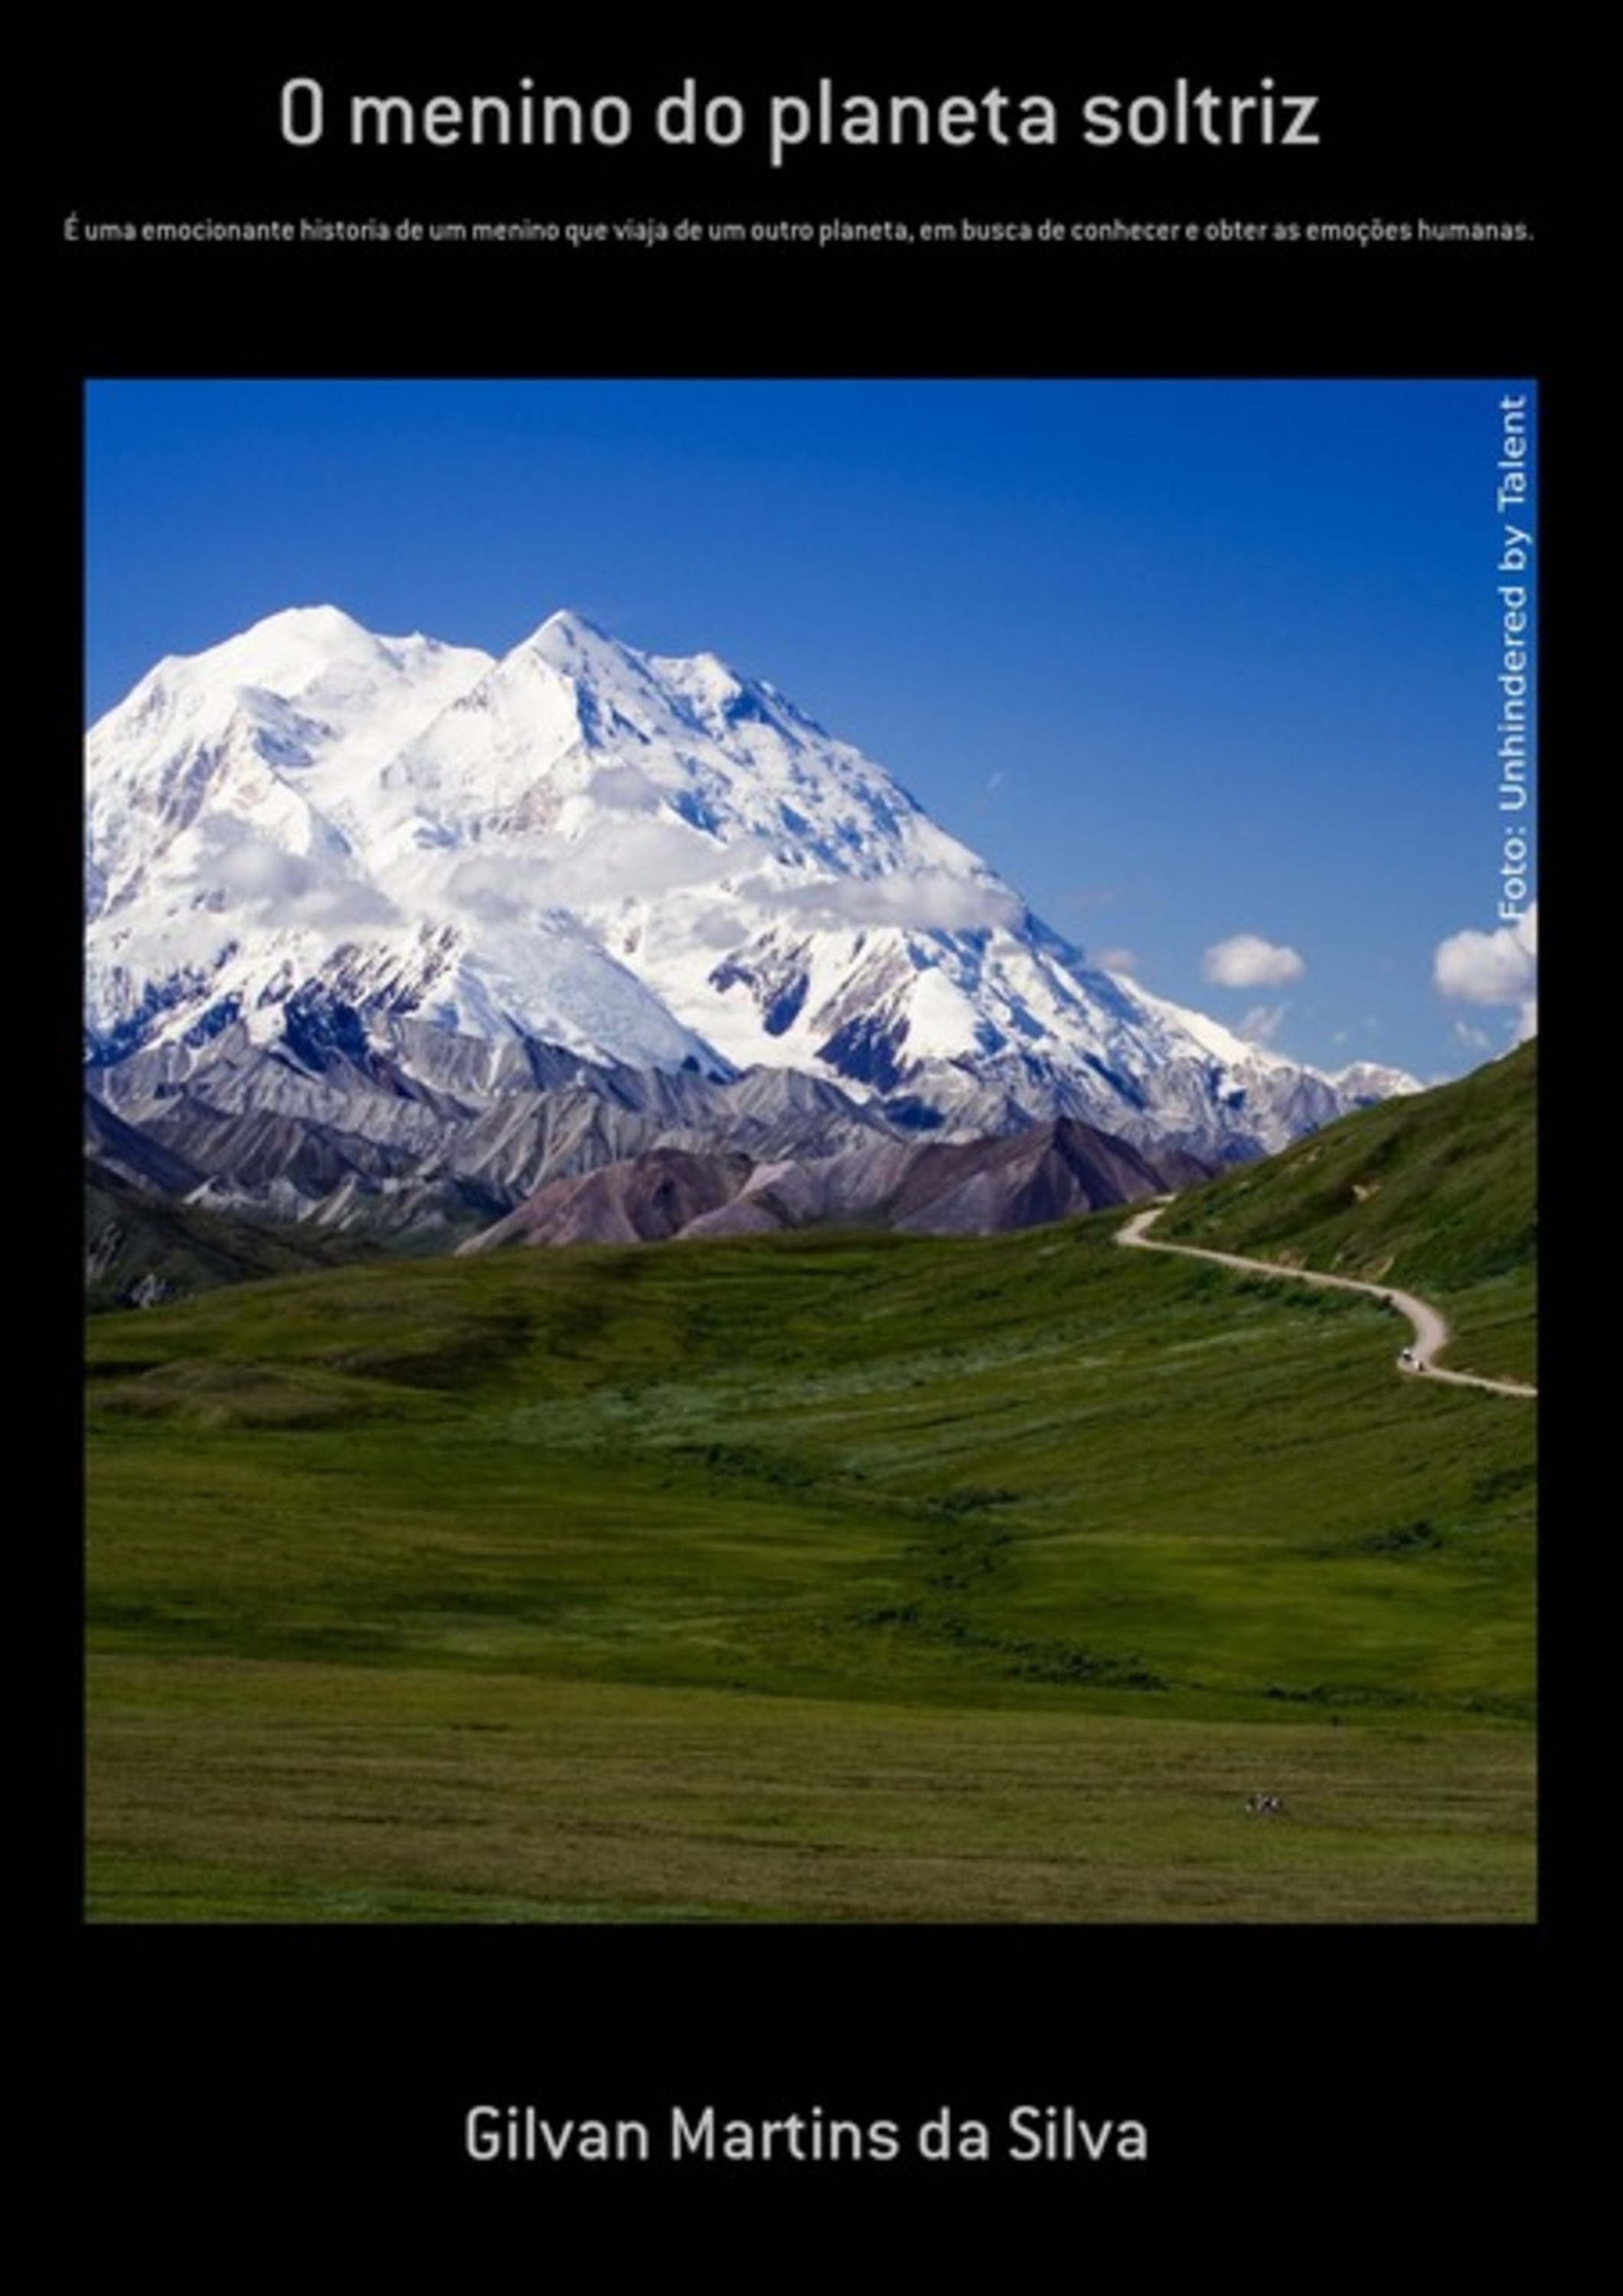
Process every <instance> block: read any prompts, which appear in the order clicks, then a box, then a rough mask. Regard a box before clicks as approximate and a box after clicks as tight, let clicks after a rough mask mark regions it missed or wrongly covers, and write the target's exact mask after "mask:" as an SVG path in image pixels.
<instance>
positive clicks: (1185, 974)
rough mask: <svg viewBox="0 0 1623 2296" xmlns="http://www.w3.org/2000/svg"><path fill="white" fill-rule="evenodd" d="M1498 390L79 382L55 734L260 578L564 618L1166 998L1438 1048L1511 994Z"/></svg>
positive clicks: (446, 613) (504, 629) (1295, 1040)
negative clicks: (1503, 806) (63, 673)
mask: <svg viewBox="0 0 1623 2296" xmlns="http://www.w3.org/2000/svg"><path fill="white" fill-rule="evenodd" d="M1521 387H1522V386H1521V385H1520V384H1519V383H1517V382H1516V381H1514V379H1510V380H1508V381H1500V380H1498V379H1495V380H1493V381H1411V382H1402V381H1400V382H1382V381H1351V382H1345V383H1337V382H1323V381H1283V382H1281V381H1273V382H1256V383H1254V382H1246V381H1222V382H1198V381H1152V382H1134V381H1100V382H1070V381H1026V382H1022V381H999V382H954V381H927V382H914V381H850V382H835V381H816V382H804V383H797V382H778V381H742V382H707V381H652V382H624V381H602V382H591V381H587V382H574V381H571V382H546V381H542V382H534V383H523V382H489V383H470V382H464V381H455V382H449V381H448V382H401V381H378V382H366V381H346V382H342V383H330V382H319V381H310V382H285V381H278V382H267V383H253V382H237V381H228V382H210V381H186V382H178V383H169V382H161V381H140V382H121V381H102V382H96V383H93V384H92V385H90V386H89V389H88V391H87V483H86V513H87V543H86V630H87V673H86V675H87V696H86V698H87V717H88V718H94V717H96V716H98V715H99V714H100V713H101V712H102V711H103V709H107V708H109V707H111V705H112V703H114V702H115V701H118V700H119V698H120V697H121V696H122V695H123V694H124V693H126V692H127V691H128V688H129V686H130V685H133V684H134V683H135V681H136V678H137V677H138V676H141V674H142V673H143V672H144V670H146V669H147V668H150V667H151V666H152V662H153V661H155V660H157V659H158V658H159V657H160V656H161V655H162V654H165V653H190V652H197V651H199V650H201V649H202V648H203V647H206V646H209V645H211V644H216V643H218V641H219V640H220V639H222V638H225V637H227V636H229V635H231V634H232V632H233V631H235V630H237V629H240V628H243V627H245V626H246V625H247V624H248V623H250V622H251V621H254V620H257V619H259V618H260V616H262V615H265V614H268V613H273V612H276V611H278V610H279V609H280V608H282V607H284V606H289V605H308V604H314V603H332V604H334V605H338V606H342V608H344V609H345V611H348V612H350V613H351V614H353V615H355V616H356V618H357V619H359V620H360V621H362V622H365V623H366V624H367V625H368V627H371V628H374V629H376V630H379V631H383V632H384V633H386V634H391V635H398V634H400V633H404V632H407V631H411V630H424V631H427V632H429V633H431V634H432V635H434V636H436V637H441V638H445V639H449V640H452V641H454V642H456V643H458V644H477V645H482V646H484V647H487V648H489V649H490V650H491V651H492V652H500V651H502V650H503V649H505V648H507V646H509V645H512V644H515V643H516V642H517V641H518V640H519V639H520V638H522V637H523V636H524V635H526V634H527V633H528V632H529V631H530V630H531V629H532V628H533V627H535V626H536V624H537V623H538V622H540V621H541V620H543V619H545V618H546V616H547V615H548V614H549V613H551V612H553V611H555V610H556V608H558V607H560V606H572V607H574V608H576V609H577V610H579V611H582V612H584V613H586V614H589V616H591V618H592V619H594V620H596V621H597V622H599V623H600V624H601V625H602V626H603V627H605V628H606V629H609V630H611V631H613V632H614V635H616V636H619V637H621V638H623V639H625V640H627V641H628V642H629V643H630V644H633V645H636V646H640V647H644V648H647V649H648V650H651V651H653V652H663V653H687V652H697V651H699V650H701V649H709V650H712V651H713V652H717V653H719V654H721V656H722V657H723V658H724V659H725V660H728V661H729V662H730V663H731V664H732V665H733V667H734V668H737V669H738V670H740V671H743V672H745V673H746V674H749V675H753V676H762V677H766V678H769V679H770V680H771V682H772V683H773V684H774V685H778V686H779V688H780V689H781V690H782V691H783V692H784V693H787V694H788V695H789V696H790V697H791V698H792V699H793V700H794V701H796V702H797V703H798V704H799V705H800V706H801V707H802V708H803V709H807V710H809V711H810V712H811V715H812V716H813V717H817V718H818V719H819V720H820V722H821V723H822V724H823V725H824V726H826V727H827V728H828V731H830V732H831V733H834V734H838V735H840V736H841V737H843V738H844V739H845V740H847V741H851V742H855V743H856V744H857V745H858V746H859V747H860V748H861V749H862V750H866V751H867V752H868V754H869V756H871V757H873V758H876V759H877V761H878V762H879V763H881V764H883V765H884V766H886V767H888V768H889V770H890V771H891V772H892V773H894V775H896V776H897V777H898V779H900V780H901V781H902V782H903V783H905V784H906V785H907V786H908V787H909V788H910V790H911V791H913V793H914V795H915V796H916V797H917V798H918V799H919V800H920V802H921V803H923V804H924V805H925V806H926V807H927V808H928V809H929V811H930V812H932V813H933V814H934V815H935V816H936V818H937V819H938V820H939V821H940V822H941V823H942V824H943V826H944V827H946V828H947V829H950V830H951V831H952V832H954V833H955V834H956V835H957V836H959V837H960V838H962V839H963V840H965V842H967V843H968V844H969V845H971V846H973V847H975V848H976V849H977V850H978V851H980V852H981V853H983V854H984V855H985V857H987V859H989V860H990V861H991V862H992V863H993V865H995V866H996V867H998V868H999V869H1000V870H1001V872H1002V873H1003V874H1004V875H1005V876H1007V877H1009V879H1011V880H1012V881H1013V882H1014V883H1015V884H1016V885H1017V886H1018V887H1019V888H1020V890H1021V891H1022V892H1023V893H1025V895H1026V898H1028V899H1029V901H1030V902H1031V904H1032V906H1033V907H1034V909H1035V910H1036V911H1037V913H1038V914H1040V915H1042V916H1043V917H1045V918H1046V919H1047V920H1048V922H1050V924H1052V925H1054V926H1055V927H1057V928H1058V929H1059V931H1062V932H1064V933H1065V934H1067V936H1068V937H1069V938H1071V939H1074V940H1076V941H1079V942H1081V943H1082V944H1083V947H1086V948H1087V949H1088V950H1089V951H1090V952H1091V953H1092V954H1094V955H1098V956H1101V957H1103V958H1105V959H1106V960H1107V961H1109V960H1114V961H1116V962H1118V963H1122V964H1125V966H1126V969H1129V970H1131V971H1132V972H1133V973H1134V976H1135V977H1136V978H1137V979H1138V980H1140V981H1141V983H1142V985H1143V986H1144V987H1145V988H1149V989H1150V990H1151V991H1152V992H1154V993H1156V994H1158V995H1160V996H1169V997H1172V998H1174V999H1175V1000H1176V1001H1177V1002H1179V1003H1182V1004H1187V1005H1195V1006H1197V1007H1199V1009H1201V1010H1203V1011H1206V1012H1208V1013H1212V1014H1214V1015H1215V1017H1216V1018H1218V1019H1220V1020H1223V1021H1225V1022H1227V1023H1228V1024H1229V1025H1230V1026H1231V1027H1240V1028H1242V1029H1244V1031H1245V1032H1246V1033H1255V1034H1257V1035H1259V1036H1260V1037H1264V1038H1265V1040H1266V1041H1269V1042H1271V1043H1273V1045H1274V1046H1276V1047H1277V1048H1278V1049H1280V1050H1281V1051H1285V1052H1289V1053H1290V1054H1293V1055H1295V1056H1297V1057H1298V1058H1302V1059H1306V1060H1309V1061H1312V1062H1314V1063H1315V1064H1317V1065H1320V1066H1323V1067H1332V1068H1333V1067H1336V1066H1339V1065H1340V1064H1342V1063H1344V1062H1347V1061H1349V1060H1353V1059H1359V1058H1368V1059H1374V1060H1381V1061H1388V1062H1396V1064H1398V1065H1400V1066H1403V1067H1406V1068H1408V1069H1410V1070H1413V1072H1414V1073H1415V1074H1417V1075H1419V1076H1421V1078H1425V1079H1428V1080H1429V1079H1431V1078H1438V1077H1441V1076H1445V1075H1453V1074H1458V1073H1460V1072H1461V1071H1462V1070H1464V1069H1466V1068H1469V1067H1471V1066H1474V1065H1475V1064H1476V1063H1477V1062H1479V1061H1480V1060H1482V1059H1484V1058H1486V1057H1487V1056H1488V1055H1489V1054H1491V1053H1493V1052H1495V1051H1498V1050H1500V1049H1502V1048H1503V1047H1504V1046H1505V1045H1507V1044H1508V1043H1510V1042H1511V1041H1512V1039H1513V1036H1514V1033H1515V1030H1516V1028H1517V1026H1518V1025H1519V1021H1518V1014H1519V1010H1520V1005H1521V1003H1522V1001H1523V999H1524V997H1525V996H1526V994H1527V993H1528V981H1527V979H1526V974H1527V971H1528V964H1527V960H1526V958H1525V955H1524V954H1523V953H1522V951H1521V950H1520V947H1512V946H1509V945H1508V944H1507V942H1506V940H1505V939H1503V938H1501V939H1495V938H1493V936H1494V934H1495V925H1496V919H1495V906H1496V903H1497V900H1498V896H1499V883H1500V868H1501V861H1502V857H1503V838H1504V827H1505V823H1504V817H1503V816H1501V814H1500V812H1499V809H1498V803H1497V788H1498V778H1499V768H1498V763H1497V749H1498V735H1497V733H1496V730H1495V729H1496V727H1497V725H1498V718H1499V701H1500V694H1499V687H1498V685H1497V683H1496V680H1497V676H1498V672H1499V670H1500V668H1501V667H1502V660H1501V654H1502V649H1503V633H1502V629H1501V627H1500V616H1501V612H1502V607H1501V601H1500V599H1499V596H1498V591H1497V586H1498V584H1499V583H1500V582H1501V581H1502V580H1503V579H1504V577H1503V576H1502V575H1500V574H1499V573H1498V571H1497V570H1496V569H1497V561H1498V554H1499V545H1500V536H1501V528H1502V521H1501V519H1500V517H1499V514H1498V512H1497V511H1496V509H1495V500H1494V488H1495V463H1496V461H1497V458H1498V454H1499V443H1498V442H1499V439H1500V422H1501V418H1500V414H1499V411H1498V402H1499V398H1500V394H1501V391H1502V390H1504V389H1512V390H1514V389H1520V388H1521ZM1462 934H1465V935H1470V936H1480V937H1482V938H1480V939H1464V940H1461V939H1459V938H1458V937H1459V936H1461V935H1462ZM1445 943H1448V944H1450V945H1451V951H1452V954H1451V957H1450V959H1449V960H1447V961H1446V963H1445V966H1444V972H1445V977H1446V980H1447V981H1448V983H1449V984H1450V987H1451V989H1452V991H1453V992H1454V993H1451V994H1444V993H1443V992H1442V991H1441V990H1440V989H1439V988H1438V985H1437V978H1436V959H1437V952H1438V948H1439V947H1441V946H1442V945H1444V944H1445ZM1495 993H1498V1001H1489V999H1490V997H1491V996H1494V995H1495Z"/></svg>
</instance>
